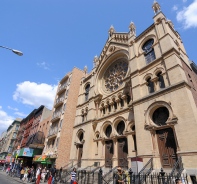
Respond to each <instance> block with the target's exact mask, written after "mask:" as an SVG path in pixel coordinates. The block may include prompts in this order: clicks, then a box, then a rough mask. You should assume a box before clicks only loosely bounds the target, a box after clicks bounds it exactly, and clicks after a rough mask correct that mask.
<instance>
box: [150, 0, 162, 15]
mask: <svg viewBox="0 0 197 184" xmlns="http://www.w3.org/2000/svg"><path fill="white" fill-rule="evenodd" d="M152 8H153V11H154V13H155V14H157V13H159V12H160V11H161V7H160V5H159V3H158V2H157V1H154V3H153V6H152Z"/></svg>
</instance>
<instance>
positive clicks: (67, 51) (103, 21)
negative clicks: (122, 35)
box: [0, 0, 197, 133]
mask: <svg viewBox="0 0 197 184" xmlns="http://www.w3.org/2000/svg"><path fill="white" fill-rule="evenodd" d="M158 2H159V4H160V5H161V10H162V12H163V13H164V14H165V15H166V17H167V18H168V19H170V20H171V21H172V22H173V24H174V27H175V30H177V31H178V32H179V34H180V35H181V38H182V40H183V43H184V45H185V48H186V51H187V54H188V56H189V58H190V60H193V61H194V62H197V60H196V58H197V51H196V41H197V0H158ZM152 4H153V0H136V1H134V0H58V1H57V0H56V1H55V0H47V1H46V0H29V1H27V0H18V1H14V0H1V1H0V17H1V19H0V25H1V26H0V27H1V28H0V46H7V47H10V48H12V49H17V50H20V51H22V52H23V53H24V55H23V56H17V55H15V54H14V53H12V52H11V51H9V50H6V49H3V48H0V63H1V67H0V85H1V88H0V133H1V132H2V131H4V130H6V129H7V127H8V126H9V125H10V124H11V123H12V122H13V120H14V119H15V118H18V117H20V118H24V117H26V116H27V115H28V114H29V113H30V112H31V111H32V110H33V109H34V108H38V107H39V106H40V105H45V106H46V107H48V108H49V109H52V105H53V101H54V96H55V92H56V89H57V84H58V81H59V80H60V79H61V78H62V77H63V76H64V75H65V74H66V73H67V72H69V71H71V70H72V68H73V67H74V66H76V67H78V68H80V69H83V68H84V66H85V65H87V67H88V70H89V71H90V70H91V69H92V66H93V58H94V56H95V55H100V52H101V51H102V48H103V46H104V44H105V42H106V40H107V38H108V30H109V28H110V26H111V25H113V26H114V28H115V30H116V31H117V32H128V30H129V29H128V26H129V24H130V22H131V21H132V22H134V23H135V25H136V33H137V35H139V34H140V33H141V32H143V31H144V30H145V29H146V28H147V27H148V26H150V25H151V24H152V23H153V19H152V18H153V16H154V13H153V10H152Z"/></svg>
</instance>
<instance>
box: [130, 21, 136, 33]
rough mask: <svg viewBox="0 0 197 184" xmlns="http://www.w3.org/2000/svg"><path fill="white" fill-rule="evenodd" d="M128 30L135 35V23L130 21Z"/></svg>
mask: <svg viewBox="0 0 197 184" xmlns="http://www.w3.org/2000/svg"><path fill="white" fill-rule="evenodd" d="M129 31H130V34H132V35H134V36H136V28H135V24H134V23H133V22H131V23H130V25H129Z"/></svg>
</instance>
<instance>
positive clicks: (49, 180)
mask: <svg viewBox="0 0 197 184" xmlns="http://www.w3.org/2000/svg"><path fill="white" fill-rule="evenodd" d="M49 173H50V174H49V178H48V184H51V183H52V175H51V172H49Z"/></svg>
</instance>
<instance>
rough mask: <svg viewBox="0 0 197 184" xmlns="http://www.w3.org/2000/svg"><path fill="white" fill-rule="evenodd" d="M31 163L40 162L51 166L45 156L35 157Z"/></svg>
mask: <svg viewBox="0 0 197 184" xmlns="http://www.w3.org/2000/svg"><path fill="white" fill-rule="evenodd" d="M33 162H40V163H41V164H51V160H50V158H48V157H47V156H46V155H35V156H34V158H33Z"/></svg>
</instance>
